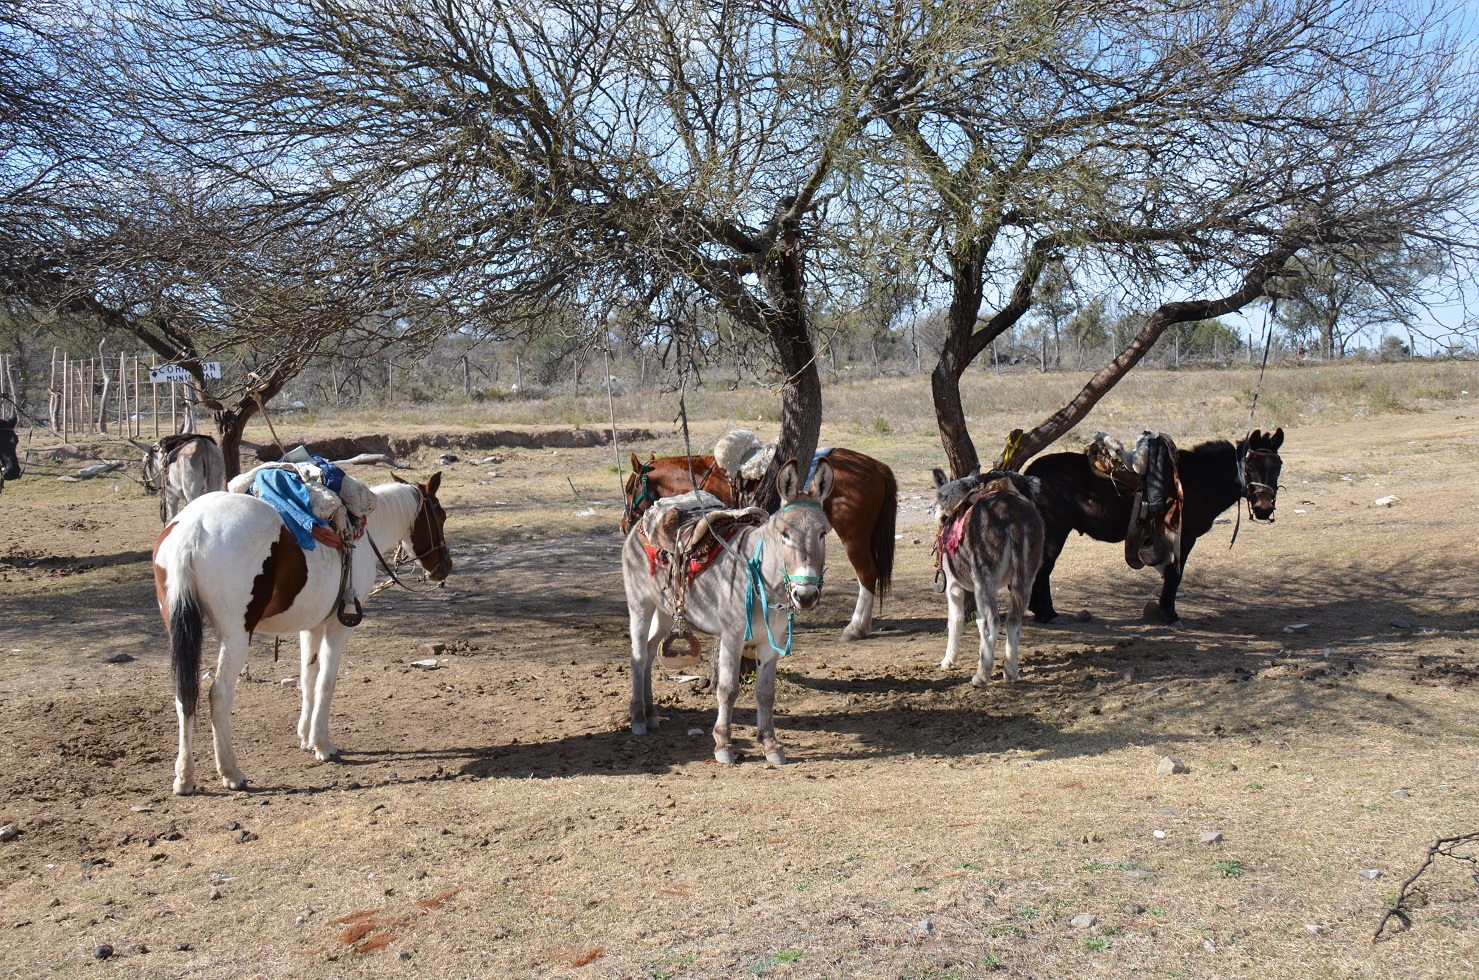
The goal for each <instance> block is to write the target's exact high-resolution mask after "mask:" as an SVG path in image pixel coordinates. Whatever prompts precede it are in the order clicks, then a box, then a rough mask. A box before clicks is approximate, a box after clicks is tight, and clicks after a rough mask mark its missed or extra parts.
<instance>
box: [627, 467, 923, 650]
mask: <svg viewBox="0 0 1479 980" xmlns="http://www.w3.org/2000/svg"><path fill="white" fill-rule="evenodd" d="M827 460H828V462H830V463H831V464H832V473H833V480H834V486H833V490H832V492H831V493H830V494H829V495H828V496H827V499H826V501H825V502H824V503H823V508H824V509H825V510H826V513H827V520H829V521H830V522H831V523H832V527H833V529H834V530H835V531H836V532H837V538H838V540H839V541H841V542H842V548H843V550H844V551H846V552H847V560H848V561H850V562H852V567H853V570H854V571H855V572H857V576H858V604H857V606H856V607H855V608H854V610H853V614H852V620H851V622H849V623H848V624H847V629H845V630H843V631H842V638H843V639H844V640H860V639H862V638H863V637H865V636H867V635H868V633H869V632H870V631H871V630H872V629H873V606H874V603H875V601H877V600H880V599H882V598H883V597H884V596H886V595H887V594H888V590H889V586H890V584H891V583H892V581H893V575H894V524H895V521H896V519H897V517H898V513H899V487H898V484H897V483H896V482H895V480H894V472H893V470H891V469H889V468H888V466H886V465H885V464H883V463H880V462H879V461H878V460H876V459H874V458H873V457H871V456H865V455H863V454H862V453H860V452H856V451H854V450H851V449H833V450H832V451H831V453H830V454H829V455H828V456H827ZM690 464H691V466H692V469H691V470H690ZM695 483H696V484H697V485H698V488H699V489H700V490H706V491H708V492H709V493H712V494H713V495H714V496H716V497H718V498H719V499H720V500H722V501H724V502H725V504H726V505H727V506H730V507H738V506H740V488H739V487H736V486H734V485H733V484H732V483H731V482H730V480H729V477H728V476H727V475H726V474H725V473H724V471H723V470H721V469H720V468H719V467H718V466H717V465H716V464H715V463H714V457H712V456H694V457H692V458H691V459H690V457H688V456H650V457H648V459H647V462H645V463H644V462H642V461H641V460H639V459H638V458H637V456H636V454H635V453H633V454H632V472H631V473H630V474H629V475H628V476H627V485H626V510H625V512H624V513H623V514H622V519H621V529H622V530H623V531H629V530H630V529H631V527H632V524H633V523H635V522H636V520H637V518H639V517H641V516H642V514H644V513H645V512H646V511H647V508H649V507H651V506H652V505H653V503H654V502H656V501H657V500H660V499H661V498H663V497H672V496H676V495H677V494H680V493H688V492H689V491H691V490H692V489H693V487H694V484H695Z"/></svg>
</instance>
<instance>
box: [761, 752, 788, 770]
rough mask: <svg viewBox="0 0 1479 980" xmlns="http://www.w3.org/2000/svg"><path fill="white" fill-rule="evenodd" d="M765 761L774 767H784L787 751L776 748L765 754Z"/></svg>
mask: <svg viewBox="0 0 1479 980" xmlns="http://www.w3.org/2000/svg"><path fill="white" fill-rule="evenodd" d="M765 761H766V762H768V763H770V764H771V765H773V766H784V765H785V764H786V750H785V749H780V748H775V749H771V750H770V751H769V752H767V753H765Z"/></svg>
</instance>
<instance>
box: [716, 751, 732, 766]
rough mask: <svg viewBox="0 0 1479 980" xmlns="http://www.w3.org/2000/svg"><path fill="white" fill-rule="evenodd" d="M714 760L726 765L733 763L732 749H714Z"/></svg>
mask: <svg viewBox="0 0 1479 980" xmlns="http://www.w3.org/2000/svg"><path fill="white" fill-rule="evenodd" d="M714 761H715V762H718V763H721V764H723V765H726V766H732V765H734V749H715V750H714Z"/></svg>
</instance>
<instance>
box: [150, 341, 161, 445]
mask: <svg viewBox="0 0 1479 980" xmlns="http://www.w3.org/2000/svg"><path fill="white" fill-rule="evenodd" d="M158 366H159V358H158V357H157V356H156V355H154V354H150V355H149V370H150V372H151V373H150V376H149V396H150V397H151V398H152V399H153V400H154V402H153V404H154V408H153V411H151V412H150V413H149V414H150V415H152V416H154V441H155V442H158V441H159V385H158V384H157V383H156V382H155V381H154V377H153V373H152V372H153V370H154V368H156V367H158Z"/></svg>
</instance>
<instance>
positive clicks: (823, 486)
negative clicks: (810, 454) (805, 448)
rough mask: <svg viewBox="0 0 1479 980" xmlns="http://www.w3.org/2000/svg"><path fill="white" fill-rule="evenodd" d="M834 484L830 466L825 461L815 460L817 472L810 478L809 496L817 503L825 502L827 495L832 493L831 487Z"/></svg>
mask: <svg viewBox="0 0 1479 980" xmlns="http://www.w3.org/2000/svg"><path fill="white" fill-rule="evenodd" d="M835 482H836V480H835V478H834V477H833V474H832V464H831V463H830V462H828V461H827V460H826V459H819V460H817V471H816V473H814V474H812V478H811V495H812V496H813V497H815V498H817V501H818V502H821V501H823V500H826V499H827V495H828V494H830V493H831V492H832V486H833V484H834V483H835Z"/></svg>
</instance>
